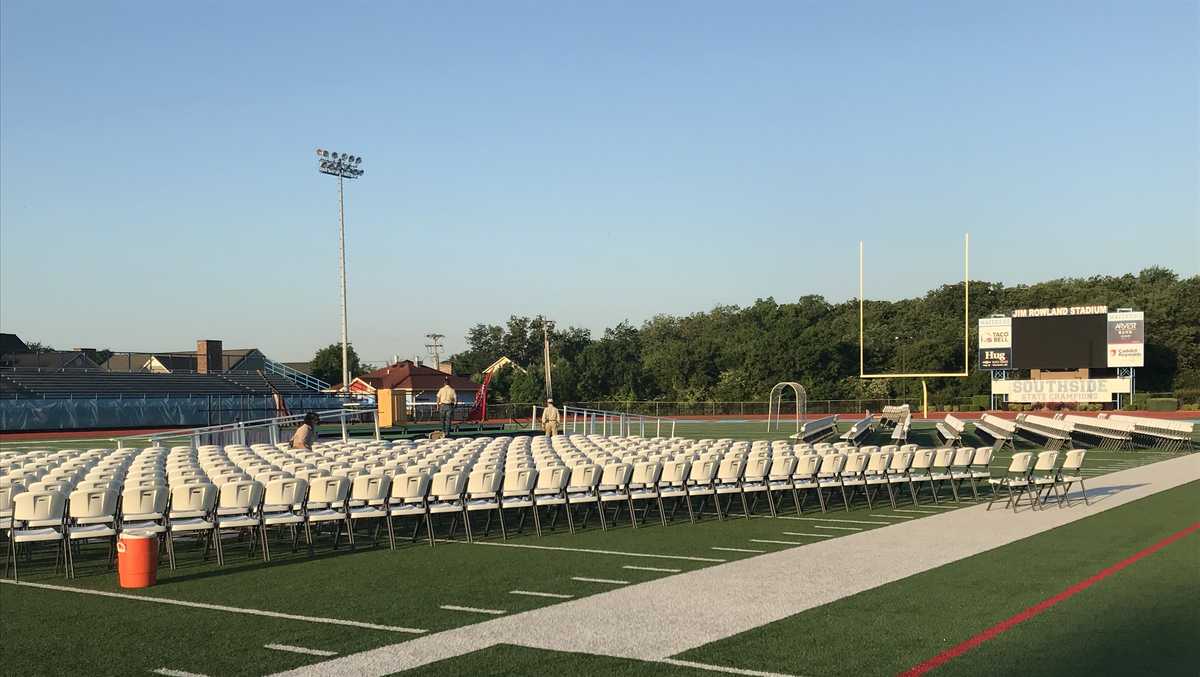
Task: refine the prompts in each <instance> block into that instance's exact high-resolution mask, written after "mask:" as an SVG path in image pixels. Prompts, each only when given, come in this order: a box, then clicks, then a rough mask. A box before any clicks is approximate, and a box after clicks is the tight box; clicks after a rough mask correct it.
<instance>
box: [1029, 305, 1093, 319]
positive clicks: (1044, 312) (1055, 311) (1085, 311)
mask: <svg viewBox="0 0 1200 677" xmlns="http://www.w3.org/2000/svg"><path fill="white" fill-rule="evenodd" d="M1107 312H1108V306H1068V307H1066V308H1028V309H1024V310H1014V311H1012V316H1013V317H1056V316H1059V315H1103V314H1105V313H1107Z"/></svg>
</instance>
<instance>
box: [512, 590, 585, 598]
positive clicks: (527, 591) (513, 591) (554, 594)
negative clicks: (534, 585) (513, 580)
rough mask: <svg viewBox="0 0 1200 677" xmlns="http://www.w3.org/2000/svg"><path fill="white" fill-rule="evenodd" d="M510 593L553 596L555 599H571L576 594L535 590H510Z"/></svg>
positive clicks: (529, 595) (528, 595)
mask: <svg viewBox="0 0 1200 677" xmlns="http://www.w3.org/2000/svg"><path fill="white" fill-rule="evenodd" d="M508 594H510V595H525V596H527V597H553V598H554V599H571V598H572V597H574V596H575V595H564V594H562V593H561V592H534V591H533V590H509V591H508Z"/></svg>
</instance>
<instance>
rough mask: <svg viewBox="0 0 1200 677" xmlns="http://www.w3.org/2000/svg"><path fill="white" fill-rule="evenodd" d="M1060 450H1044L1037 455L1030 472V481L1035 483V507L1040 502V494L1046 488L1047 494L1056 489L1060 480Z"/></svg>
mask: <svg viewBox="0 0 1200 677" xmlns="http://www.w3.org/2000/svg"><path fill="white" fill-rule="evenodd" d="M1058 474H1059V469H1058V451H1056V450H1055V451H1043V452H1041V453H1039V454H1038V455H1037V461H1036V462H1035V463H1034V464H1033V470H1031V471H1030V473H1029V481H1030V482H1032V483H1033V508H1035V509H1036V508H1037V507H1038V505H1039V504H1040V502H1041V501H1040V500H1039V498H1038V497H1039V496H1040V495H1041V493H1042V490H1043V489H1045V491H1046V495H1047V496H1049V495H1050V492H1052V491H1054V486H1055V484H1056V483H1057V482H1058Z"/></svg>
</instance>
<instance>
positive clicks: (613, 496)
mask: <svg viewBox="0 0 1200 677" xmlns="http://www.w3.org/2000/svg"><path fill="white" fill-rule="evenodd" d="M631 477H633V466H632V465H630V464H628V463H610V464H608V465H606V466H604V472H603V473H602V474H601V475H600V485H599V487H597V489H598V491H597V493H598V495H599V498H600V526H601V527H602V528H604V529H607V528H608V525H607V524H606V523H605V519H604V517H605V516H604V510H605V504H606V503H616V504H617V507H616V509H615V510H614V511H613V516H612V521H613V522H616V521H617V518H618V517H619V516H620V515H621V506H622V505H624V506H626V507H628V508H629V522H630V524H632V525H633V528H635V529H636V528H637V519H636V515H634V513H633V501H632V500H631V499H630V496H629V480H630V478H631Z"/></svg>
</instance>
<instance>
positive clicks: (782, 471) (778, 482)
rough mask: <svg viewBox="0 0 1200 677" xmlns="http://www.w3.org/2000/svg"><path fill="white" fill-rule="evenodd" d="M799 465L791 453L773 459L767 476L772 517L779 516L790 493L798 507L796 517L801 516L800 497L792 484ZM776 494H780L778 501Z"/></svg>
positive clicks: (768, 498)
mask: <svg viewBox="0 0 1200 677" xmlns="http://www.w3.org/2000/svg"><path fill="white" fill-rule="evenodd" d="M797 463H798V461H797V460H796V457H795V456H794V455H792V453H791V452H790V451H789V452H788V453H786V454H784V455H780V456H775V457H773V458H772V459H771V469H770V472H769V473H768V474H767V500H768V501H769V502H770V503H771V514H772V515H778V514H779V509H780V508H782V507H783V499H784V497H785V496H787V494H788V493H789V492H790V493H791V495H792V501H793V503H794V504H795V507H796V516H797V517H798V516H800V514H801V511H800V495H799V494H798V493H797V492H796V486H795V485H794V484H793V483H792V475H793V474H794V473H795V472H796V464H797ZM775 494H779V499H778V500H776V499H775Z"/></svg>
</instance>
